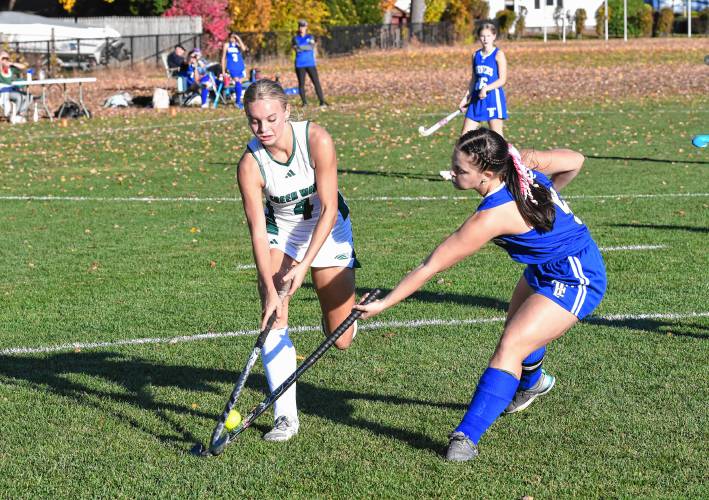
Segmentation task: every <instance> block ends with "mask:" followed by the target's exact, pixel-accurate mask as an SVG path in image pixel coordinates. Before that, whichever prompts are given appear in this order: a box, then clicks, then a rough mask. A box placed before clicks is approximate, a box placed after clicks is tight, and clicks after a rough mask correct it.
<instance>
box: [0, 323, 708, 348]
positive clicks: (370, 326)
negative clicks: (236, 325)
mask: <svg viewBox="0 0 709 500" xmlns="http://www.w3.org/2000/svg"><path fill="white" fill-rule="evenodd" d="M706 317H709V312H690V313H648V314H611V315H608V316H590V317H589V318H587V319H586V320H585V321H587V322H589V323H603V322H607V321H633V320H642V319H671V320H676V319H690V318H706ZM504 321H505V318H504V317H502V316H498V317H495V318H477V319H420V320H414V321H373V322H371V323H367V324H363V325H361V326H360V327H359V328H360V330H382V329H385V328H422V327H425V326H464V325H475V324H483V323H502V322H504ZM313 331H320V325H318V326H298V327H295V328H291V329H290V332H291V333H302V332H313ZM258 333H259V331H258V330H237V331H234V332H221V333H217V332H209V333H199V334H195V335H181V336H179V337H166V338H160V337H154V338H142V339H126V340H112V341H108V342H75V343H72V344H59V345H54V346H45V347H11V348H8V349H2V350H0V355H13V354H39V353H51V352H60V351H72V350H77V349H79V350H87V349H99V348H102V347H117V346H126V345H145V344H179V343H182V342H197V341H200V340H214V339H225V338H231V337H243V336H254V335H258Z"/></svg>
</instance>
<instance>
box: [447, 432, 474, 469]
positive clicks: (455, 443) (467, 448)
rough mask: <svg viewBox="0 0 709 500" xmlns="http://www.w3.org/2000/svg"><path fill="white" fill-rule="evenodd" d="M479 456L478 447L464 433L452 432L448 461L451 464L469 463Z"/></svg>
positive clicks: (449, 438)
mask: <svg viewBox="0 0 709 500" xmlns="http://www.w3.org/2000/svg"><path fill="white" fill-rule="evenodd" d="M477 456H478V447H477V446H476V445H475V443H473V441H472V440H471V439H470V438H469V437H468V436H466V435H465V434H463V433H462V432H451V433H450V436H448V450H447V451H446V460H448V461H450V462H467V461H468V460H472V459H473V458H475V457H477Z"/></svg>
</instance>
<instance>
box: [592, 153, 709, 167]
mask: <svg viewBox="0 0 709 500" xmlns="http://www.w3.org/2000/svg"><path fill="white" fill-rule="evenodd" d="M584 156H586V158H589V159H593V160H623V161H643V162H652V163H695V164H697V165H709V161H704V160H668V159H664V158H649V157H647V156H604V155H589V154H587V155H584Z"/></svg>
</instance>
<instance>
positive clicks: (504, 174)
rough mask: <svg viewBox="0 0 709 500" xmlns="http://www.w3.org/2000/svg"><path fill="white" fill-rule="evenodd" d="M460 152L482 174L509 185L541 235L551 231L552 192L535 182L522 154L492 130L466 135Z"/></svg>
mask: <svg viewBox="0 0 709 500" xmlns="http://www.w3.org/2000/svg"><path fill="white" fill-rule="evenodd" d="M456 148H457V149H458V150H459V151H461V152H462V153H465V154H466V155H468V157H469V158H470V160H471V162H472V163H473V165H476V166H477V168H478V169H479V170H480V171H482V172H485V171H489V172H492V173H493V174H495V175H496V176H498V177H499V178H500V180H502V181H504V182H505V183H506V184H507V188H508V189H509V191H510V193H511V194H512V197H513V198H514V200H515V203H516V205H517V208H518V209H519V212H520V214H521V215H522V218H523V219H524V220H525V222H526V223H527V224H529V225H530V226H532V227H534V228H535V229H537V230H538V231H541V232H546V231H549V230H551V228H552V226H553V224H554V219H555V217H556V208H555V206H554V203H553V201H552V199H551V193H550V192H549V190H548V189H547V188H546V187H545V186H543V185H541V184H539V183H537V182H536V181H535V176H534V173H533V172H532V171H531V170H530V169H528V168H527V167H526V166H525V165H524V164H523V163H522V158H521V157H520V154H519V151H517V149H516V148H515V147H514V146H512V145H510V144H508V143H507V141H505V139H504V138H503V137H502V136H501V135H499V134H497V133H496V132H493V131H492V130H488V129H484V128H483V129H477V130H471V131H470V132H467V133H466V134H464V135H462V136H461V137H460V139H458V142H457V143H456Z"/></svg>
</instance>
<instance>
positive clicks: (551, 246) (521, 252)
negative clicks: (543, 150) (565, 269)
mask: <svg viewBox="0 0 709 500" xmlns="http://www.w3.org/2000/svg"><path fill="white" fill-rule="evenodd" d="M532 175H533V176H534V180H535V181H536V182H537V183H539V184H542V185H543V186H545V187H546V188H548V189H549V191H550V192H551V196H552V199H553V200H554V205H556V218H555V219H554V225H553V226H552V229H551V231H547V232H546V233H542V232H539V231H537V230H536V229H530V230H529V231H528V232H526V233H523V234H516V235H505V236H499V237H498V238H495V240H493V241H494V243H495V244H497V245H499V246H501V247H502V248H504V249H505V250H506V251H507V253H509V255H510V257H512V259H513V260H515V261H516V262H522V263H524V264H542V263H546V262H551V261H555V260H559V259H564V258H566V257H568V256H570V255H576V254H578V253H579V252H581V251H582V250H583V249H584V248H586V247H587V246H589V245H590V244H592V243H593V239H592V238H591V233H590V232H589V230H588V228H587V227H586V225H585V224H584V223H583V222H581V220H580V219H579V218H578V217H576V216H575V215H574V214H573V212H571V209H570V208H569V206H568V205H567V204H566V202H565V201H564V200H563V199H562V198H561V197H560V196H559V194H558V193H557V192H556V191H555V190H554V187H553V185H552V182H551V180H549V178H547V177H546V176H545V175H544V174H542V173H541V172H535V171H532ZM505 203H514V198H513V197H512V193H510V190H509V189H508V188H507V185H506V184H504V183H503V184H501V185H500V187H499V188H498V189H496V190H495V191H494V192H492V193H489V194H488V195H487V196H485V198H483V201H482V202H480V205H479V206H478V209H477V210H478V211H480V210H489V209H491V208H494V207H497V206H500V205H503V204H505Z"/></svg>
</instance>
